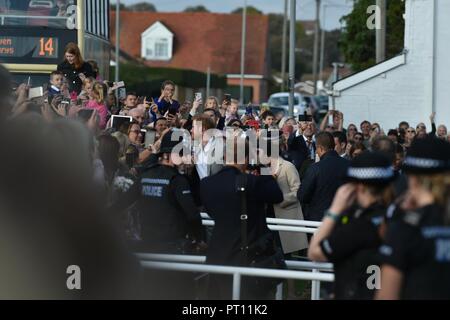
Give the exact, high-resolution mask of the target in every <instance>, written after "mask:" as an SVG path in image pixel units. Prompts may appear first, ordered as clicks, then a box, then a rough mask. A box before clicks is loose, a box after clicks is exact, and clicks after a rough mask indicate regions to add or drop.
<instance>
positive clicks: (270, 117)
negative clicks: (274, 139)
mask: <svg viewBox="0 0 450 320" xmlns="http://www.w3.org/2000/svg"><path fill="white" fill-rule="evenodd" d="M274 120H275V115H274V114H273V112H272V111H265V112H264V113H263V114H262V121H263V127H264V128H265V129H269V128H271V127H272V126H273V122H274Z"/></svg>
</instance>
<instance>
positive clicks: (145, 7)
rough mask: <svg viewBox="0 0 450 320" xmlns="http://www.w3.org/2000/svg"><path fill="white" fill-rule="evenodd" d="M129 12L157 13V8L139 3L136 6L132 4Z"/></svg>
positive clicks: (149, 4)
mask: <svg viewBox="0 0 450 320" xmlns="http://www.w3.org/2000/svg"><path fill="white" fill-rule="evenodd" d="M127 10H128V11H151V12H156V7H155V6H154V5H153V4H152V3H149V2H139V3H136V4H131V5H129V6H128V7H127Z"/></svg>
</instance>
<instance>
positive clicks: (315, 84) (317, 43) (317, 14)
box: [313, 0, 321, 94]
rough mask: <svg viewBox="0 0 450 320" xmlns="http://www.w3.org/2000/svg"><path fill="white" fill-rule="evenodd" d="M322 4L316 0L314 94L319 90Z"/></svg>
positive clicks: (319, 0)
mask: <svg viewBox="0 0 450 320" xmlns="http://www.w3.org/2000/svg"><path fill="white" fill-rule="evenodd" d="M320 2H321V0H316V27H315V31H314V57H313V78H314V80H313V81H314V94H316V90H317V63H318V60H319V59H318V58H319V33H320Z"/></svg>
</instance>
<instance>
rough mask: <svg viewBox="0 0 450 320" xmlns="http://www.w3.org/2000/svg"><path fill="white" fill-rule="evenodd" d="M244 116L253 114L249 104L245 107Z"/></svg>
mask: <svg viewBox="0 0 450 320" xmlns="http://www.w3.org/2000/svg"><path fill="white" fill-rule="evenodd" d="M245 114H246V115H252V114H253V106H252V105H251V104H250V103H249V104H248V105H247V106H246V107H245Z"/></svg>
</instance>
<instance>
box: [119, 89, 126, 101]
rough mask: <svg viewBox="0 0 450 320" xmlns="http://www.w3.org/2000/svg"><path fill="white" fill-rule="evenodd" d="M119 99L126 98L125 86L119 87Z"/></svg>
mask: <svg viewBox="0 0 450 320" xmlns="http://www.w3.org/2000/svg"><path fill="white" fill-rule="evenodd" d="M118 90H119V99H126V97H127V90H126V89H125V88H119V89H118Z"/></svg>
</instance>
